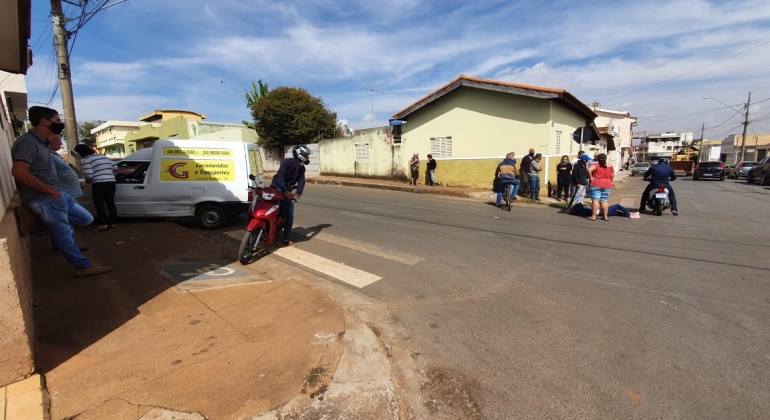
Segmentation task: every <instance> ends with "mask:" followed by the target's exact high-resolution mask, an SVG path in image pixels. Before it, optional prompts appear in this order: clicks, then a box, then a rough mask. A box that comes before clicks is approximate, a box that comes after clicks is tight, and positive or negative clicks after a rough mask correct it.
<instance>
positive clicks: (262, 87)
mask: <svg viewBox="0 0 770 420" xmlns="http://www.w3.org/2000/svg"><path fill="white" fill-rule="evenodd" d="M257 83H259V86H257ZM257 83H254V82H251V92H248V91H247V92H246V107H247V108H248V109H249V110H253V109H254V105H255V104H256V103H257V102H258V101H259V98H263V97H264V96H265V95H267V93H268V92H270V89H269V88H268V86H267V83H264V82H263V81H262V79H259V81H258V82H257ZM244 90H245V89H244ZM243 125H245V126H246V127H249V128H251V129H256V127H254V123H253V122H249V121H246V120H244V121H243Z"/></svg>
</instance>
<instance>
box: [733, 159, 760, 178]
mask: <svg viewBox="0 0 770 420" xmlns="http://www.w3.org/2000/svg"><path fill="white" fill-rule="evenodd" d="M757 163H758V162H756V161H753V162H739V163H738V164H737V165H735V167H734V168H733V169H732V170H731V171H730V172H728V174H727V177H728V178H732V179H738V178H741V177H743V178H745V177H746V175H748V174H749V169H751V168H753V167H755V166H757Z"/></svg>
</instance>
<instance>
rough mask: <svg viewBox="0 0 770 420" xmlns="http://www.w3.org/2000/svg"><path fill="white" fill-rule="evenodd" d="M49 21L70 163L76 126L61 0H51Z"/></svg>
mask: <svg viewBox="0 0 770 420" xmlns="http://www.w3.org/2000/svg"><path fill="white" fill-rule="evenodd" d="M51 20H52V21H53V35H54V45H55V46H56V68H57V70H58V72H59V88H60V89H61V104H62V108H63V109H62V116H63V117H64V124H65V127H64V135H65V136H66V138H67V151H68V153H69V156H70V161H72V160H73V159H72V151H73V150H74V149H75V146H77V144H78V124H77V119H76V118H75V100H74V98H73V95H72V74H71V72H70V54H69V50H68V48H67V42H68V41H69V33H67V29H66V26H65V24H66V21H65V17H64V12H63V10H62V5H61V0H51Z"/></svg>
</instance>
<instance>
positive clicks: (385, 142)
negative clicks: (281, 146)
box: [318, 126, 427, 179]
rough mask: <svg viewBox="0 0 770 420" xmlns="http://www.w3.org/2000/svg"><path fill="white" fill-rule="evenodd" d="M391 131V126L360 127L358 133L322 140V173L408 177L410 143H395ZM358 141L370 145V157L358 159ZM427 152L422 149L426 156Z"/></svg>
mask: <svg viewBox="0 0 770 420" xmlns="http://www.w3.org/2000/svg"><path fill="white" fill-rule="evenodd" d="M390 132H391V127H390V126H387V127H376V128H370V129H364V130H356V135H355V136H354V137H344V138H339V139H327V140H321V142H320V143H319V144H318V146H319V156H320V158H321V162H320V170H321V174H323V175H342V176H358V177H369V178H397V179H405V178H406V177H407V170H406V161H407V159H408V158H410V157H411V156H412V153H410V152H405V151H404V150H406V146H404V145H402V144H397V143H396V144H394V143H393V138H392V137H391V135H390ZM356 145H360V146H359V147H364V148H366V147H368V150H369V158H368V159H356ZM416 151H418V152H419V150H416ZM425 154H427V152H425V153H420V155H421V156H422V157H423V158H424V157H425Z"/></svg>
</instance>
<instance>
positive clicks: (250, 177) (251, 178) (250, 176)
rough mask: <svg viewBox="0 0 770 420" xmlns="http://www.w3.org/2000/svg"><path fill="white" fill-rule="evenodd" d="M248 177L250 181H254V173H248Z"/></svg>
mask: <svg viewBox="0 0 770 420" xmlns="http://www.w3.org/2000/svg"><path fill="white" fill-rule="evenodd" d="M249 179H250V180H252V181H256V180H257V177H255V176H254V174H249Z"/></svg>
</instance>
